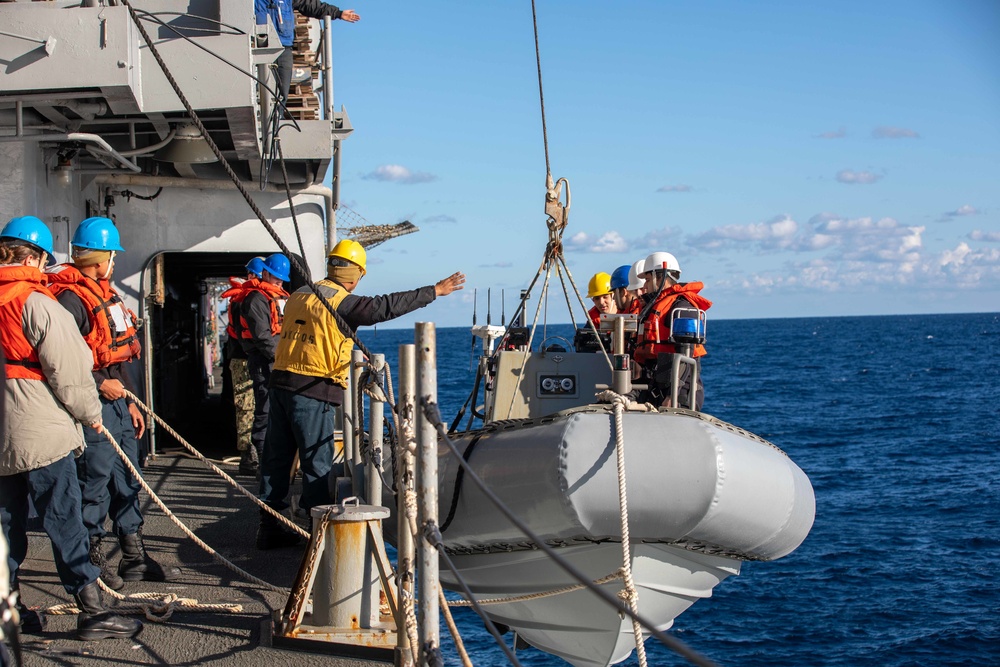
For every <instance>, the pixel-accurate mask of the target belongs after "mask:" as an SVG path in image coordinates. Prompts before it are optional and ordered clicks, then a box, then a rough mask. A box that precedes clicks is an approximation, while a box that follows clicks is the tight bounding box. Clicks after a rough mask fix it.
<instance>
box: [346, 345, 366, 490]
mask: <svg viewBox="0 0 1000 667" xmlns="http://www.w3.org/2000/svg"><path fill="white" fill-rule="evenodd" d="M364 366H365V355H364V353H363V352H362V351H361V350H353V351H352V352H351V369H350V383H351V384H350V389H351V391H352V392H357V388H358V387H360V386H361V373H362V372H363V371H364ZM353 407H354V414H353V415H352V416H351V424H352V426H353V428H354V449H353V450H352V451H351V455H352V458H351V459H349V460H347V461H346V463H347V465H348V466H350V468H351V479H352V480H353V482H354V495H355V496H359V497H363V496H364V495H365V489H364V486H365V468H364V459H363V457H362V456H361V450H362V449H363V447H364V437H365V434H364V423H363V421H362V417H361V415H363V414H364V407H365V406H364V398H362V396H361V394H360V392H358V393H357V395H356V396H355V398H354V406H353Z"/></svg>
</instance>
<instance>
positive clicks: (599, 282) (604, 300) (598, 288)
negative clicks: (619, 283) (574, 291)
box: [587, 272, 618, 329]
mask: <svg viewBox="0 0 1000 667" xmlns="http://www.w3.org/2000/svg"><path fill="white" fill-rule="evenodd" d="M587 296H589V297H590V299H591V300H592V301H593V302H594V307H593V308H591V309H590V310H589V311H588V312H587V315H588V316H589V317H590V321H591V322H593V323H594V326H595V327H597V328H598V329H600V328H601V314H602V313H607V314H609V315H614V314H615V313H617V312H618V308H617V306H615V297H614V295H613V294H612V291H611V274H609V273H603V272H602V273H595V274H594V276H593V277H592V278H591V279H590V283H588V284H587Z"/></svg>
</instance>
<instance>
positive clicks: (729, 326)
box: [363, 314, 1000, 667]
mask: <svg viewBox="0 0 1000 667" xmlns="http://www.w3.org/2000/svg"><path fill="white" fill-rule="evenodd" d="M708 332H709V336H710V338H709V345H708V349H709V355H708V356H707V357H706V358H705V359H704V363H703V374H704V378H705V386H706V401H705V410H706V411H707V412H709V413H711V414H713V415H715V416H717V417H719V418H720V419H724V420H726V421H729V422H731V423H733V424H736V425H738V426H741V427H743V428H746V429H748V430H750V431H753V432H754V433H757V434H758V435H761V436H762V437H765V438H768V439H769V440H771V441H772V442H773V443H774V444H775V445H777V446H778V447H781V448H782V449H783V450H784V451H786V452H787V453H788V455H789V456H791V457H792V459H793V460H795V461H796V463H798V464H799V466H800V467H801V468H802V469H803V470H804V471H805V472H806V474H808V475H809V477H810V479H811V480H812V483H813V486H814V489H815V491H816V503H817V514H816V523H815V526H814V527H813V530H812V532H811V534H810V535H809V537H808V538H807V539H806V541H805V542H804V543H803V545H802V546H801V547H799V549H798V550H796V551H795V552H794V553H792V554H791V555H789V556H787V557H786V558H783V559H781V560H779V561H776V562H773V563H747V564H745V565H744V567H743V572H742V574H741V575H740V576H738V577H731V578H730V579H728V580H726V581H725V582H723V583H722V584H721V585H720V586H719V587H718V588H717V589H716V590H715V594H714V595H713V596H712V598H710V599H708V600H702V601H700V602H698V603H696V604H695V605H694V606H693V607H692V608H691V609H690V610H689V611H687V612H686V613H685V614H683V615H682V616H680V617H679V618H678V619H677V621H676V624H675V626H674V629H673V630H672V631H671V632H672V633H673V634H675V635H676V636H677V637H678V638H680V639H682V640H683V641H685V642H687V643H688V644H689V645H691V646H692V647H693V648H695V649H697V650H699V651H701V652H702V653H704V654H705V655H707V656H709V657H711V658H712V659H713V660H715V661H717V662H718V663H720V664H722V665H733V666H735V665H741V666H748V667H754V666H761V667H764V666H765V665H766V666H767V667H783V666H787V667H800V666H804V665H830V666H836V667H854V666H856V665H872V666H878V667H911V666H914V667H915V666H920V667H924V666H929V665H934V666H937V665H947V666H951V665H955V666H957V665H998V664H1000V585H998V584H997V576H996V567H997V562H998V560H1000V476H998V474H997V470H998V463H1000V455H998V453H1000V410H998V405H1000V345H998V339H1000V315H997V314H975V315H937V316H927V315H921V316H893V317H841V318H799V319H784V320H743V321H721V322H710V323H709V329H708ZM548 333H549V335H562V336H569V337H571V333H572V331H571V328H569V327H549V332H548ZM363 336H364V338H365V342H366V343H367V344H368V345H370V346H371V347H372V348H373V349H374V351H377V352H384V353H386V355H387V357H388V358H389V359H390V361H391V363H392V365H393V368H394V369H395V368H396V362H395V358H396V348H397V347H398V345H399V344H401V343H405V342H412V341H413V333H412V331H411V330H406V331H403V330H391V331H389V330H380V331H378V332H375V333H373V332H366V333H364V334H363ZM469 344H470V335H469V332H468V330H467V329H442V330H439V331H438V350H439V352H438V354H439V358H438V371H439V378H438V387H439V393H440V395H439V402H440V404H441V406H442V413H443V414H444V415H445V418H446V419H449V420H450V418H451V417H452V416H454V414H455V413H456V411H457V410H458V409H459V407H461V404H462V403H463V401H465V399H466V397H467V395H468V393H469V391H470V390H471V383H472V379H473V377H474V375H473V372H472V371H470V363H469V362H470V355H469ZM456 618H458V619H459V620H458V622H459V625H460V628H461V629H462V632H463V637H464V638H465V641H466V645H467V646H468V647H469V650H470V653H471V654H472V656H473V661H474V662H475V664H478V665H499V664H505V662H506V661H505V659H504V657H503V654H502V652H500V650H499V649H497V648H496V647H495V645H494V643H493V640H492V638H490V637H489V635H488V634H487V633H486V632H485V630H483V626H482V623H481V622H480V621H479V620H478V618H477V617H476V616H475V615H474V614H473V613H472V612H470V611H468V610H458V611H457V612H456ZM509 637H510V636H509V635H508V639H509ZM647 651H648V654H649V664H651V665H654V664H655V665H682V664H684V661H683V660H681V659H680V658H678V657H676V656H674V655H672V654H670V653H669V652H668V651H667V650H666V649H664V648H663V647H661V646H660V645H658V644H657V643H656V642H655V641H650V642H647ZM518 657H519V659H520V660H521V661H522V662H523V664H525V665H531V666H536V667H543V666H545V667H550V666H556V665H561V664H565V663H563V662H562V661H561V660H559V659H557V658H554V657H551V656H548V655H545V654H543V653H540V652H539V651H536V650H534V649H528V650H524V651H520V652H519V653H518ZM447 664H449V665H458V664H459V662H458V660H457V658H455V657H454V654H453V653H452V654H451V655H450V656H449V658H448V662H447ZM622 664H625V665H636V664H637V662H636V659H635V656H634V655H633V656H632V657H631V658H629V659H628V660H627V661H626V662H625V663H622Z"/></svg>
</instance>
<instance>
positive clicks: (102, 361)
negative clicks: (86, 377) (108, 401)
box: [46, 264, 141, 371]
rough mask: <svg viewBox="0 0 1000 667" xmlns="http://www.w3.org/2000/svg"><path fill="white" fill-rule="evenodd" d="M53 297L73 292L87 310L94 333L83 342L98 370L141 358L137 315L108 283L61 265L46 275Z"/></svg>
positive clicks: (69, 265)
mask: <svg viewBox="0 0 1000 667" xmlns="http://www.w3.org/2000/svg"><path fill="white" fill-rule="evenodd" d="M46 276H48V279H49V287H50V289H51V290H52V293H53V294H55V295H56V296H59V295H60V294H62V293H63V292H72V293H73V294H76V295H77V296H78V297H80V300H81V301H83V303H84V305H85V306H86V307H87V319H88V320H90V333H88V334H86V335H85V336H84V337H83V340H84V341H85V342H86V343H87V346H88V347H90V350H91V351H92V352H93V353H94V370H95V371H96V370H100V369H102V368H107V367H108V366H111V365H112V364H120V363H122V362H125V361H130V360H132V359H138V358H139V351H140V349H141V348H140V345H139V334H138V333H137V332H136V330H135V320H136V317H135V313H134V312H132V310H131V309H129V308H126V307H125V303H124V302H123V301H122V298H121V297H120V296H118V292H116V291H115V290H114V288H113V287H111V282H110V281H108V280H93V279H92V278H88V277H87V276H85V275H83V274H82V273H81V272H80V270H79V269H78V268H76V267H75V266H73V265H72V264H59V265H58V266H54V267H52V268H51V269H49V270H48V272H46Z"/></svg>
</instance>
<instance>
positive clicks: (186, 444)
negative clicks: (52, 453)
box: [108, 389, 309, 539]
mask: <svg viewBox="0 0 1000 667" xmlns="http://www.w3.org/2000/svg"><path fill="white" fill-rule="evenodd" d="M125 395H126V396H128V397H129V398H131V399H132V400H133V401H134V402H135V404H136V405H138V406H139V407H140V408H142V409H143V410H145V411H146V413H147V414H148V415H149V416H150V417H152V418H153V419H155V420H156V423H157V424H159V425H160V426H162V427H163V428H164V429H165V430H166V432H167V433H169V434H170V435H172V436H173V437H174V439H175V440H177V442H179V443H181V445H182V446H183V447H184V448H185V449H186V450H188V451H189V452H190V453H191V454H192V456H193V457H194V458H196V459H198V460H199V461H201V462H202V463H204V464H205V465H207V466H208V467H209V468H211V469H212V470H213V471H214V472H215V474H217V475H218V476H219V477H221V478H222V479H224V480H226V483H227V484H229V485H230V486H231V487H233V488H234V489H236V490H237V491H239V492H240V493H241V494H243V495H244V496H246V497H247V498H249V499H250V500H252V501H253V502H254V504H255V505H257V506H258V507H260V508H261V509H262V510H264V511H265V512H267V513H268V514H270V515H271V516H273V517H275V518H276V519H278V521H279V522H281V523H283V524H285V526H287V527H288V528H291V529H292V530H293V531H295V532H296V533H298V534H299V535H300V536H302V537H304V538H306V539H309V532H308V531H306V530H304V529H302V528H300V527H299V526H298V524H296V523H295V522H294V521H292V520H290V519H288V518H287V517H286V516H285V515H284V514H282V513H281V512H279V511H277V510H275V509H274V508H273V507H271V506H269V505H268V504H267V503H265V502H263V501H262V500H261V499H260V498H258V497H257V496H255V495H254V494H253V493H252V492H251V491H249V490H247V489H246V488H245V487H243V486H242V485H241V484H240V483H239V482H237V481H236V480H235V479H233V478H232V477H230V476H229V475H228V474H226V472H225V471H224V470H222V469H221V468H219V467H218V466H217V465H215V464H214V463H212V462H211V461H210V460H209V459H208V458H206V457H205V456H203V455H202V453H201V452H199V451H198V450H197V449H195V448H194V446H193V445H191V443H189V442H188V441H187V440H185V439H184V438H182V437H181V434H180V433H178V432H177V431H175V430H174V429H172V428H171V427H170V424H168V423H167V422H165V421H163V419H161V418H160V416H159V415H157V414H156V413H154V412H153V411H152V410H151V409H150V408H149V406H147V405H146V404H145V403H143V402H142V401H140V400H139V397H138V396H136V395H135V394H133V393H132V392H130V391H129V390H128V389H126V390H125ZM108 437H109V438H110V437H111V436H110V435H108ZM112 442H114V440H112ZM116 446H117V444H116ZM137 477H138V478H139V480H140V481H141V480H142V478H141V477H140V476H137ZM150 493H151V494H152V492H151V491H150Z"/></svg>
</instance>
